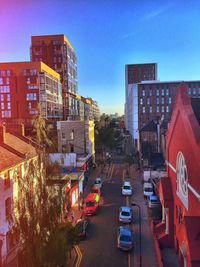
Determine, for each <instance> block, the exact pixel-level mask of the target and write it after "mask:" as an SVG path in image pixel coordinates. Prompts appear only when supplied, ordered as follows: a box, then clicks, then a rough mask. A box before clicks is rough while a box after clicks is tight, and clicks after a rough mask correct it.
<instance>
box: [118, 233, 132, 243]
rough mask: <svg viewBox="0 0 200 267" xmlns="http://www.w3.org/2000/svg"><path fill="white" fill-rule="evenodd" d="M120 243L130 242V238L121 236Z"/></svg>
mask: <svg viewBox="0 0 200 267" xmlns="http://www.w3.org/2000/svg"><path fill="white" fill-rule="evenodd" d="M120 241H124V242H131V236H128V235H121V236H120Z"/></svg>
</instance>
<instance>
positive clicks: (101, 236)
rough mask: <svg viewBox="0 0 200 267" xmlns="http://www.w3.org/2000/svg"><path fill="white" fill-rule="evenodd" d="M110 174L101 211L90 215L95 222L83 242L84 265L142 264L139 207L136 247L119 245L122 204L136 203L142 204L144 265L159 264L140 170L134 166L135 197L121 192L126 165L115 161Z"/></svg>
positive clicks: (136, 220) (108, 174)
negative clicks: (130, 247)
mask: <svg viewBox="0 0 200 267" xmlns="http://www.w3.org/2000/svg"><path fill="white" fill-rule="evenodd" d="M107 170H108V172H107V176H106V175H104V176H106V177H105V178H104V184H103V189H102V199H101V205H100V209H99V213H98V214H97V215H96V216H94V217H90V220H91V225H90V228H89V231H88V232H89V234H88V237H87V238H86V239H85V240H84V241H82V242H81V243H80V245H79V248H80V251H81V253H82V261H81V263H80V266H81V267H94V266H95V267H105V266H115V267H121V266H127V267H130V266H139V261H140V253H139V245H140V244H139V215H138V209H137V207H132V209H133V218H134V219H133V224H132V226H131V227H132V229H133V232H134V250H133V251H132V252H130V253H129V252H128V253H127V252H124V251H121V250H119V249H118V248H117V246H116V241H117V228H118V227H119V226H120V223H119V221H118V213H119V207H120V206H122V205H130V204H131V202H133V201H134V202H135V203H137V204H138V205H140V207H141V223H142V235H141V238H142V266H154V267H156V266H157V263H156V256H155V252H154V243H153V238H152V233H151V229H150V224H149V220H148V212H147V205H146V201H145V199H144V198H143V194H142V183H141V181H140V177H139V175H138V172H137V171H135V170H134V168H132V169H131V174H130V175H131V177H130V178H131V183H132V186H133V196H132V197H125V196H122V194H121V186H122V183H123V177H124V176H125V173H126V166H125V165H124V164H120V163H117V164H116V163H115V164H113V165H111V166H110V168H109V167H107Z"/></svg>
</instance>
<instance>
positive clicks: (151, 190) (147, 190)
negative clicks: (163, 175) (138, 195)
mask: <svg viewBox="0 0 200 267" xmlns="http://www.w3.org/2000/svg"><path fill="white" fill-rule="evenodd" d="M144 191H145V192H153V189H152V188H150V187H147V188H145V190H144Z"/></svg>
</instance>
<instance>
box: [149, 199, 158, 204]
mask: <svg viewBox="0 0 200 267" xmlns="http://www.w3.org/2000/svg"><path fill="white" fill-rule="evenodd" d="M150 202H153V203H156V202H158V200H157V199H151V200H150Z"/></svg>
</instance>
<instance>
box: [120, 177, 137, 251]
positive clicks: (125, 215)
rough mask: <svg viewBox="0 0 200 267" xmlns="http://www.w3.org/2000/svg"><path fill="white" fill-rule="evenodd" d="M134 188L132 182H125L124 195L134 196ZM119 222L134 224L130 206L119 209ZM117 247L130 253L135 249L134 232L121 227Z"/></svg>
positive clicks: (126, 227)
mask: <svg viewBox="0 0 200 267" xmlns="http://www.w3.org/2000/svg"><path fill="white" fill-rule="evenodd" d="M132 194H133V188H132V186H131V183H130V181H127V180H126V181H124V183H123V185H122V195H123V196H132ZM119 222H121V223H124V224H130V223H132V222H133V212H132V209H131V208H130V207H128V206H122V207H120V209H119ZM117 247H118V248H119V249H122V250H126V251H130V250H132V249H133V231H132V229H131V228H129V227H128V226H120V227H119V228H118V230H117Z"/></svg>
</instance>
